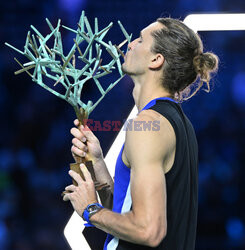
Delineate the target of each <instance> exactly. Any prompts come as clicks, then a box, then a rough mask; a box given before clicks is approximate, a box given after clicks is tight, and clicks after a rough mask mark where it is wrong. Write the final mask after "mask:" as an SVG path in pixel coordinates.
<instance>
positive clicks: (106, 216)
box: [91, 111, 175, 247]
mask: <svg viewBox="0 0 245 250" xmlns="http://www.w3.org/2000/svg"><path fill="white" fill-rule="evenodd" d="M149 114H150V115H149ZM155 118H156V116H155V114H154V111H149V112H142V114H140V115H139V117H138V118H137V119H136V120H139V121H146V122H148V121H152V120H154V119H155ZM157 118H159V117H157ZM174 151H175V134H174V131H173V128H172V127H171V125H170V124H169V122H168V121H167V120H166V119H162V120H161V123H160V130H159V131H128V132H127V135H126V142H125V153H126V157H127V159H128V161H129V163H130V166H131V180H130V181H131V196H132V202H133V208H132V211H130V212H128V213H125V214H117V213H114V212H111V211H109V210H107V209H102V210H101V211H100V212H98V213H96V214H95V215H93V216H92V217H91V222H92V223H93V224H94V225H95V226H96V227H98V228H100V229H101V230H103V231H105V232H107V233H110V234H112V235H114V236H116V237H118V238H120V239H123V240H126V241H130V242H133V243H136V244H142V245H148V246H152V247H154V246H157V245H158V244H159V243H160V242H161V240H162V239H163V238H164V236H165V235H166V231H167V219H166V184H165V175H164V171H165V170H164V169H165V168H169V165H170V164H172V162H171V160H170V159H172V158H173V157H172V155H173V154H174Z"/></svg>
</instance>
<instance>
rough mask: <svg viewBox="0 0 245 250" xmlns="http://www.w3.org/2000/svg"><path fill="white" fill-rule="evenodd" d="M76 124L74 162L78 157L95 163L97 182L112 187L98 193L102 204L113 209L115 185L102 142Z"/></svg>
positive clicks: (74, 130) (73, 130)
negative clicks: (105, 158)
mask: <svg viewBox="0 0 245 250" xmlns="http://www.w3.org/2000/svg"><path fill="white" fill-rule="evenodd" d="M74 124H75V125H76V126H77V127H74V128H72V129H71V134H72V135H73V136H74V138H73V139H72V144H73V146H72V148H71V152H72V155H73V157H74V160H76V158H77V157H85V159H87V160H92V161H93V164H94V165H93V167H94V172H95V176H96V180H97V181H98V182H99V183H107V184H109V185H110V187H109V188H106V189H103V190H100V191H98V194H99V196H100V200H101V203H102V204H103V206H104V207H106V208H108V209H112V203H113V186H114V183H113V180H112V178H111V176H110V174H109V171H108V169H107V167H106V164H105V161H104V157H103V152H102V149H101V147H100V142H99V140H98V138H97V137H96V136H95V135H94V134H93V132H92V131H91V130H90V129H89V128H88V127H85V128H83V127H82V126H79V122H78V120H75V121H74ZM85 143H86V145H85Z"/></svg>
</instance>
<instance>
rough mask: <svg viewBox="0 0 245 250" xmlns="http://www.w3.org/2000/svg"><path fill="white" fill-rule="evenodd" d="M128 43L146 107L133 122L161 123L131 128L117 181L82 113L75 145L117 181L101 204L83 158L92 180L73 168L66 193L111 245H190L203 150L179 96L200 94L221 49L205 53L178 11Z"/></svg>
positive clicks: (130, 70)
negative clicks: (178, 17) (84, 124)
mask: <svg viewBox="0 0 245 250" xmlns="http://www.w3.org/2000/svg"><path fill="white" fill-rule="evenodd" d="M128 48H129V50H128V53H127V54H126V56H125V62H124V64H123V65H122V68H123V71H124V72H125V73H127V74H128V75H130V76H131V77H132V79H133V82H134V89H133V98H134V101H135V104H136V106H137V108H138V110H139V113H138V115H137V117H136V118H135V119H134V124H136V123H137V122H146V123H153V122H154V121H155V122H156V121H158V124H159V129H154V130H153V129H149V130H143V129H142V130H141V131H140V130H139V129H132V130H128V131H127V132H126V139H125V144H124V145H123V147H122V150H121V152H120V154H119V156H118V160H117V164H116V170H115V179H114V180H115V183H113V180H112V178H111V177H110V175H109V173H108V170H107V168H106V165H105V163H104V160H103V154H102V150H101V148H100V144H99V141H98V139H97V138H96V137H95V136H94V134H93V133H92V132H91V131H90V130H89V129H88V128H87V127H86V128H83V127H82V126H78V121H77V120H76V121H75V125H76V126H78V127H77V128H72V130H71V133H72V135H73V136H74V138H73V140H72V143H73V146H72V153H73V155H74V157H87V158H90V159H92V160H93V162H94V170H95V174H96V178H97V180H98V181H99V182H100V183H105V182H106V183H108V184H109V185H110V188H108V189H106V190H103V191H100V192H99V195H100V199H101V203H102V205H103V207H102V206H101V205H100V204H97V203H98V200H97V197H96V192H95V188H94V184H93V181H92V179H91V176H90V174H89V172H88V170H87V168H86V167H85V166H84V165H82V166H81V170H82V172H83V173H84V176H85V181H84V180H82V179H81V177H80V176H79V175H78V174H76V173H75V172H73V171H70V172H69V174H70V175H71V177H72V178H73V179H74V180H75V181H76V182H77V183H78V186H77V187H75V186H73V185H70V186H68V187H66V190H67V191H70V192H71V193H69V194H66V195H65V196H64V200H70V201H71V203H72V205H73V207H74V209H75V210H76V211H77V212H78V214H79V215H80V216H83V218H84V219H85V220H87V222H88V223H90V224H92V225H94V226H95V227H97V228H99V229H101V230H103V231H105V232H106V233H108V236H107V240H106V242H105V246H104V249H118V250H119V249H152V248H154V249H168V250H175V249H176V250H177V249H178V250H180V249H186V250H191V249H194V247H195V236H196V223H197V206H198V199H197V193H198V192H197V182H198V173H197V165H198V162H197V161H198V160H197V158H198V157H197V154H198V151H197V142H196V137H195V133H194V130H193V128H192V125H191V123H190V121H189V120H188V119H187V117H186V116H185V115H184V114H183V111H182V109H181V108H180V105H179V104H178V103H177V99H178V100H180V99H181V98H182V100H183V96H184V97H185V98H186V99H187V98H188V97H190V96H192V95H194V94H195V93H196V91H197V90H199V89H200V87H201V86H202V84H203V83H204V82H206V83H207V86H208V87H209V79H210V72H212V71H214V70H216V69H217V63H218V61H217V57H216V56H215V55H214V54H212V53H203V48H202V42H201V40H200V39H199V37H198V36H197V35H196V34H195V33H194V32H193V31H192V30H190V29H189V28H188V27H186V26H185V25H184V24H183V23H182V22H180V21H179V20H174V19H171V18H160V19H158V20H157V21H156V22H154V23H152V24H151V25H149V26H147V27H146V28H145V29H143V30H142V31H141V32H140V36H139V38H137V39H135V40H134V41H133V42H131V43H130V44H129V46H128ZM197 77H199V79H200V84H199V85H198V86H197V87H196V89H195V90H194V92H193V94H191V93H190V92H189V91H188V89H190V88H189V87H190V86H193V85H191V84H192V83H193V82H194V81H195V80H196V79H197ZM183 93H184V95H183ZM186 93H189V95H188V96H187V95H186ZM85 141H86V143H87V144H86V145H85V143H84V142H85ZM112 199H113V206H112ZM91 204H95V205H91ZM111 209H112V210H111Z"/></svg>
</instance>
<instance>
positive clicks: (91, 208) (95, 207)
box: [88, 205, 98, 213]
mask: <svg viewBox="0 0 245 250" xmlns="http://www.w3.org/2000/svg"><path fill="white" fill-rule="evenodd" d="M97 209H98V207H97V206H96V205H91V206H90V207H89V208H88V211H89V213H90V212H93V211H94V210H97Z"/></svg>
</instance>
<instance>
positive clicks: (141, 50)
mask: <svg viewBox="0 0 245 250" xmlns="http://www.w3.org/2000/svg"><path fill="white" fill-rule="evenodd" d="M161 28H162V25H161V24H160V23H159V22H155V23H152V24H150V25H149V26H147V27H146V28H144V29H143V30H142V31H141V32H140V36H139V38H137V39H135V40H134V41H132V42H131V43H130V44H129V45H128V48H129V49H128V52H127V54H126V55H125V58H124V60H125V61H124V63H123V65H122V70H123V72H124V73H126V74H128V75H141V74H144V73H145V72H146V71H147V70H148V69H149V65H150V62H151V60H152V58H153V53H152V52H151V48H152V45H153V37H152V35H151V33H152V32H153V31H155V30H158V29H161Z"/></svg>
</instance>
